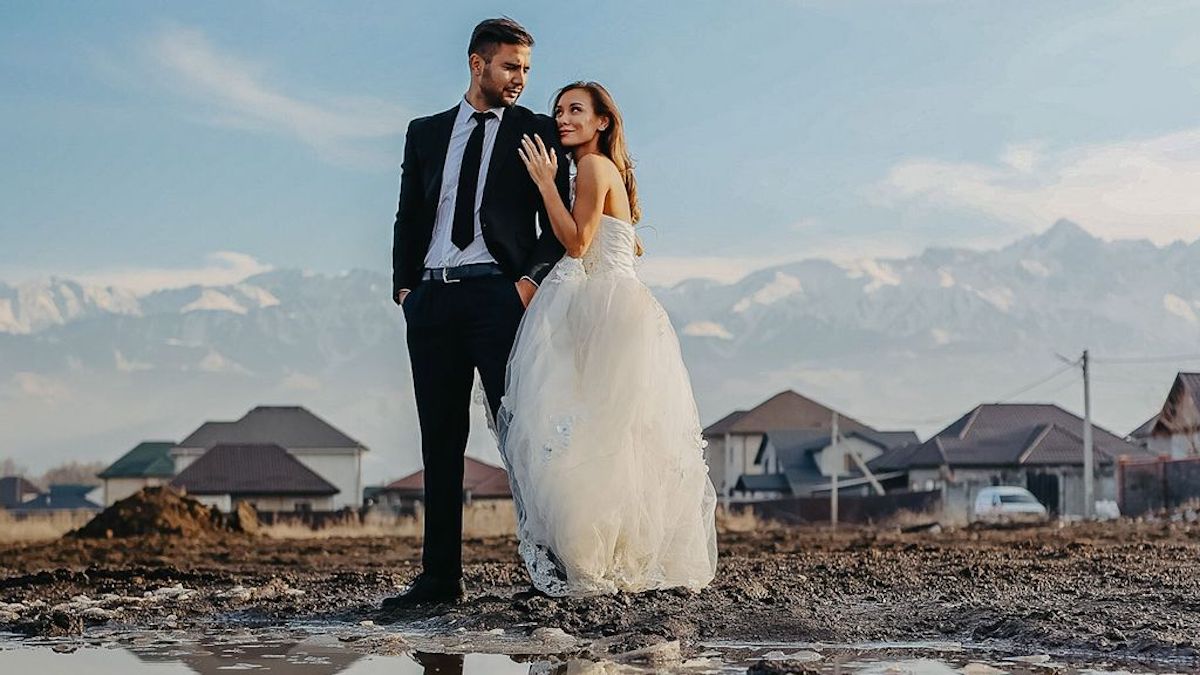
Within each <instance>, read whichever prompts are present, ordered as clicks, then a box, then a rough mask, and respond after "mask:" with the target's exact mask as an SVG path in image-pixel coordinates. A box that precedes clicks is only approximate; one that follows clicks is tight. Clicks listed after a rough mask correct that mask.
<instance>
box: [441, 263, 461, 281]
mask: <svg viewBox="0 0 1200 675" xmlns="http://www.w3.org/2000/svg"><path fill="white" fill-rule="evenodd" d="M449 269H450V268H449V267H443V268H442V283H443V284H457V283H458V282H460V281H462V279H451V278H450V277H448V276H446V272H447V271H449Z"/></svg>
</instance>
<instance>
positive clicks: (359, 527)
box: [261, 500, 517, 539]
mask: <svg viewBox="0 0 1200 675" xmlns="http://www.w3.org/2000/svg"><path fill="white" fill-rule="evenodd" d="M424 527H425V521H424V518H423V517H422V515H421V514H420V513H418V514H417V515H415V516H387V515H381V514H370V515H368V516H367V518H366V520H365V522H363V523H362V524H354V525H349V524H337V525H330V526H327V527H322V528H320V529H315V530H314V529H312V528H310V527H308V526H306V525H300V524H291V523H284V524H278V525H270V526H264V527H263V528H262V530H261V531H262V532H263V533H264V534H266V535H267V536H268V537H273V538H275V539H328V538H331V537H419V536H421V534H422V532H423V530H424ZM516 531H517V515H516V511H515V510H514V508H513V503H512V502H511V501H507V500H495V501H492V500H486V501H477V502H474V503H472V504H470V505H468V506H466V507H464V508H463V538H465V539H480V538H485V537H499V536H505V535H512V534H515V533H516Z"/></svg>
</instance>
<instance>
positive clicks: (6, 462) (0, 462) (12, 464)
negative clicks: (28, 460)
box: [0, 457, 28, 478]
mask: <svg viewBox="0 0 1200 675" xmlns="http://www.w3.org/2000/svg"><path fill="white" fill-rule="evenodd" d="M27 472H28V469H26V468H25V467H24V466H21V465H20V464H17V461H16V460H15V459H13V458H11V457H5V458H4V459H0V478H3V477H5V476H24V475H25V474H26V473H27Z"/></svg>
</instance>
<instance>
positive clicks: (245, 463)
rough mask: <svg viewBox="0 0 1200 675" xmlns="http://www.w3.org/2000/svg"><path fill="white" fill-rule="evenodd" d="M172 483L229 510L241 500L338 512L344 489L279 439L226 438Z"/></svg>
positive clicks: (267, 507) (261, 507) (278, 508)
mask: <svg viewBox="0 0 1200 675" xmlns="http://www.w3.org/2000/svg"><path fill="white" fill-rule="evenodd" d="M171 487H174V488H177V489H179V490H182V491H183V492H185V493H186V494H187V495H188V496H189V497H193V498H195V499H196V500H197V501H199V502H201V503H203V504H207V505H209V506H215V507H217V508H218V509H220V510H222V511H225V512H229V511H232V510H233V509H234V508H236V507H237V505H238V504H239V503H241V502H248V503H249V504H250V505H251V506H253V507H254V508H255V509H257V510H258V511H274V512H283V511H332V510H335V509H336V508H337V507H336V506H335V501H334V496H335V495H336V494H337V493H338V488H337V487H336V486H335V485H333V484H332V483H330V482H329V481H327V480H325V479H324V478H322V477H321V476H320V475H318V474H317V473H316V472H315V471H313V470H312V469H310V468H308V466H306V465H305V464H304V463H302V462H301V461H300V460H299V459H298V458H297V457H295V456H293V455H292V454H291V453H289V452H288V451H287V450H285V449H283V448H282V447H280V446H278V445H274V444H269V443H264V444H235V443H221V444H217V445H214V446H213V447H211V448H209V449H208V450H207V451H205V453H204V454H203V455H201V456H200V457H199V458H198V459H196V460H194V461H191V462H189V463H188V465H187V467H186V468H185V469H183V470H182V471H180V472H179V475H178V476H175V478H174V479H172V480H171Z"/></svg>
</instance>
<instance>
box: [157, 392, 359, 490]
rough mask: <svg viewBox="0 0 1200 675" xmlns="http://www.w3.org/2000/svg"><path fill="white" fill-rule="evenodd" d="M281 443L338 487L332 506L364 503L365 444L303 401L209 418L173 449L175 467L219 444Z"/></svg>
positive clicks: (179, 468) (179, 471) (183, 466)
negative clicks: (233, 418) (239, 415)
mask: <svg viewBox="0 0 1200 675" xmlns="http://www.w3.org/2000/svg"><path fill="white" fill-rule="evenodd" d="M264 443H266V444H274V445H278V446H280V447H282V448H284V449H285V450H287V451H288V452H289V453H291V455H292V456H294V457H295V458H296V459H297V460H299V461H300V462H301V463H302V464H303V465H304V466H306V467H308V468H309V469H311V470H312V471H313V472H314V473H316V474H317V475H319V476H320V477H321V478H323V479H324V480H327V481H329V483H331V484H332V485H333V486H334V487H335V488H336V491H335V496H334V497H333V498H332V506H331V508H332V509H334V510H336V509H341V508H343V507H346V506H349V507H353V508H358V507H359V506H361V504H362V493H363V490H362V460H363V455H364V454H365V453H366V452H367V448H366V446H364V445H363V444H362V443H359V442H358V441H356V440H354V439H353V438H350V437H349V436H347V435H346V434H345V433H343V432H342V431H341V430H339V429H338V428H336V427H334V426H333V425H332V424H330V423H328V422H326V421H325V420H323V419H321V418H320V417H318V416H316V415H314V414H313V413H312V412H310V411H309V410H307V409H306V408H303V407H300V406H259V407H257V408H255V409H253V410H251V411H250V412H248V413H246V414H245V415H244V416H243V417H242V418H241V419H239V420H237V421H234V422H205V423H204V424H202V425H201V426H200V427H199V428H197V429H196V430H195V431H193V432H192V433H191V434H190V435H188V437H187V438H185V439H183V440H182V441H180V442H179V444H178V445H176V446H175V447H174V448H172V449H171V457H172V459H173V460H174V463H175V472H176V473H177V474H178V475H182V474H183V472H184V471H186V470H187V468H188V467H189V466H190V465H191V464H192V463H193V462H195V461H197V459H199V458H200V457H201V456H202V455H204V453H205V452H207V451H208V449H209V448H211V447H213V446H214V445H218V444H242V445H245V444H251V445H254V444H264Z"/></svg>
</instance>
